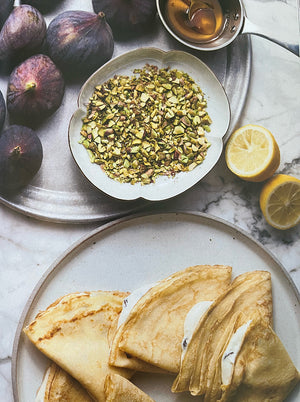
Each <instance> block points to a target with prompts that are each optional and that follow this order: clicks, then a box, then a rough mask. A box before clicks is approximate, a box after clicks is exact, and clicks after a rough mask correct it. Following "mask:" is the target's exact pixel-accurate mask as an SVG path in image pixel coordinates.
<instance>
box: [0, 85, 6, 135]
mask: <svg viewBox="0 0 300 402" xmlns="http://www.w3.org/2000/svg"><path fill="white" fill-rule="evenodd" d="M5 116H6V107H5V100H4V98H3V94H2V92H1V91H0V131H1V130H2V128H3V124H4V121H5Z"/></svg>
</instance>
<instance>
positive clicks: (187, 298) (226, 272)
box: [109, 265, 231, 373]
mask: <svg viewBox="0 0 300 402" xmlns="http://www.w3.org/2000/svg"><path fill="white" fill-rule="evenodd" d="M230 282H231V267H229V266H224V265H212V266H211V265H197V266H193V267H189V268H186V269H185V270H182V271H179V272H176V273H174V274H173V275H171V276H169V277H167V278H166V279H164V280H161V281H159V282H157V283H156V284H153V285H150V286H149V287H148V288H144V289H142V291H140V290H138V291H137V293H136V292H133V293H132V294H131V295H130V296H129V297H128V298H126V299H125V300H124V303H123V311H122V313H121V315H120V318H119V327H118V330H117V332H116V335H115V338H114V340H113V342H112V345H111V353H110V358H109V362H110V364H111V365H115V366H119V367H128V368H132V369H136V370H141V368H140V367H139V365H140V363H141V361H144V362H146V363H147V364H149V365H151V366H155V367H159V368H160V369H162V370H165V371H167V372H173V373H177V372H178V370H179V367H180V356H181V341H182V337H183V333H184V328H183V326H184V320H185V316H186V314H187V312H188V311H189V310H190V309H191V307H192V306H193V305H195V304H196V303H199V302H202V301H205V302H208V301H209V302H211V301H213V300H215V299H216V298H218V297H219V296H220V295H221V294H222V293H224V291H225V290H226V289H227V288H228V287H229V285H230ZM126 306H127V307H126ZM129 306H130V307H129ZM130 308H131V309H130ZM127 311H128V312H127ZM151 366H148V370H147V371H151Z"/></svg>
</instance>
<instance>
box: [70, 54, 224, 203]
mask: <svg viewBox="0 0 300 402" xmlns="http://www.w3.org/2000/svg"><path fill="white" fill-rule="evenodd" d="M146 64H150V65H152V64H154V65H156V66H158V67H159V68H166V67H169V68H170V69H177V70H180V71H183V72H185V73H187V74H188V75H189V76H190V77H191V78H192V79H193V80H194V81H195V82H196V84H198V86H199V87H200V88H201V90H202V91H203V94H204V97H205V99H206V100H207V112H208V114H209V116H210V117H211V119H212V124H211V126H210V127H211V132H210V133H207V134H206V138H207V140H208V142H209V143H210V144H211V145H210V147H209V149H208V150H207V155H206V157H205V159H204V161H203V162H202V163H201V164H200V165H198V166H197V167H196V168H195V169H193V170H192V171H190V172H181V173H178V174H176V175H175V176H174V177H167V176H160V177H157V178H156V181H155V183H151V184H147V185H141V184H140V183H136V184H134V185H132V184H130V183H121V182H119V181H117V180H113V179H111V178H109V177H108V175H107V174H106V173H105V172H104V171H103V170H102V169H101V168H100V166H99V165H97V164H95V163H91V162H90V158H89V155H88V153H87V151H86V149H85V148H84V146H83V145H82V144H79V139H80V131H81V127H82V119H83V117H84V116H85V115H86V113H87V106H86V105H87V104H88V102H89V99H90V97H91V96H92V94H93V92H94V90H95V87H96V86H97V85H100V84H102V83H104V82H106V81H107V80H109V79H110V78H112V77H113V76H114V75H123V76H124V75H125V76H129V77H131V76H133V74H134V69H136V68H143V67H144V66H145V65H146ZM78 106H79V108H78V109H77V110H76V111H75V113H74V114H73V116H72V118H71V121H70V126H69V145H70V149H71V152H72V155H73V158H74V160H75V162H76V163H77V165H78V167H79V169H80V170H81V172H82V174H83V175H84V176H85V177H86V178H87V179H88V180H89V181H90V182H91V183H92V184H93V185H94V186H95V187H96V188H98V189H99V190H102V191H103V192H104V193H106V194H108V195H110V196H112V197H115V198H118V199H121V200H135V199H138V198H144V199H146V200H151V201H160V200H165V199H168V198H171V197H174V196H176V195H178V194H180V193H182V192H183V191H185V190H187V189H189V188H190V187H192V186H193V185H194V184H196V183H197V182H198V181H200V180H201V179H202V178H203V177H204V176H205V175H206V174H207V173H208V172H210V170H211V169H212V168H213V167H214V166H215V164H216V163H217V161H218V159H219V157H220V155H221V153H222V149H223V137H224V136H225V134H226V132H227V129H228V127H229V123H230V106H229V102H228V98H227V95H226V93H225V91H224V88H223V87H222V85H221V84H220V82H219V80H218V79H217V77H216V76H215V74H214V73H213V72H212V71H211V69H210V68H209V67H208V66H207V65H206V64H205V63H203V62H202V61H201V60H200V59H199V58H198V57H195V56H193V55H191V54H190V53H187V52H183V51H178V50H172V51H168V52H165V51H163V50H159V49H155V48H140V49H135V50H132V51H130V52H127V53H125V54H123V55H121V56H119V57H116V58H114V59H113V60H112V61H110V62H108V63H106V64H105V65H104V66H103V67H101V68H100V69H99V70H97V71H96V72H95V73H94V74H92V75H91V77H90V78H89V79H88V80H87V81H86V83H85V84H84V85H83V87H82V89H81V91H80V95H79V99H78Z"/></svg>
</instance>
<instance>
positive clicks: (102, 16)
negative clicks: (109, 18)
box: [98, 11, 105, 20]
mask: <svg viewBox="0 0 300 402" xmlns="http://www.w3.org/2000/svg"><path fill="white" fill-rule="evenodd" d="M104 17H105V14H104V12H103V11H99V13H98V18H99V19H100V20H102V19H103V18H104Z"/></svg>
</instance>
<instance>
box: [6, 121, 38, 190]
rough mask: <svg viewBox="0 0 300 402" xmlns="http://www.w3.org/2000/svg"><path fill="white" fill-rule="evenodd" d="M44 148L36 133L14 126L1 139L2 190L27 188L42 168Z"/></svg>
mask: <svg viewBox="0 0 300 402" xmlns="http://www.w3.org/2000/svg"><path fill="white" fill-rule="evenodd" d="M42 159H43V148H42V144H41V141H40V139H39V137H38V136H37V135H36V134H35V132H34V131H33V130H32V129H30V128H28V127H23V126H17V125H12V126H10V127H8V128H7V129H6V130H4V131H3V133H2V135H1V137H0V189H1V191H5V192H12V191H15V190H18V189H20V188H21V187H23V186H26V185H27V184H28V183H29V182H30V181H31V180H32V179H33V177H34V176H35V175H36V173H37V172H38V171H39V169H40V167H41V163H42Z"/></svg>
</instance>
